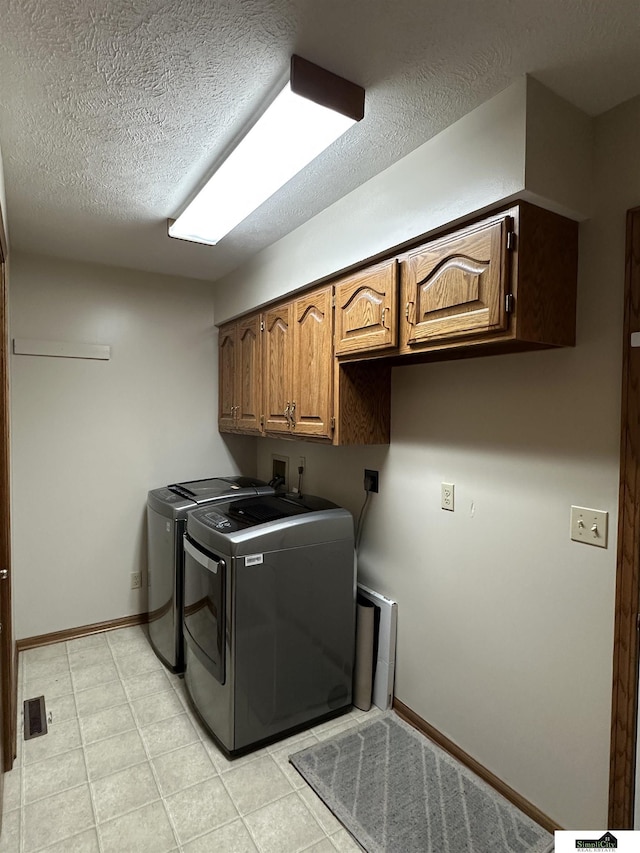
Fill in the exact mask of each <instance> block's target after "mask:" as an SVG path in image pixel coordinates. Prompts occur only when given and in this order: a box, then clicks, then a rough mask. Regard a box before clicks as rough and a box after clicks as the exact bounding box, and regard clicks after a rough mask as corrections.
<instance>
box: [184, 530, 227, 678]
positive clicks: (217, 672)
mask: <svg viewBox="0 0 640 853" xmlns="http://www.w3.org/2000/svg"><path fill="white" fill-rule="evenodd" d="M183 542H184V629H185V634H186V639H187V641H188V642H189V641H191V643H190V644H191V647H192V648H193V650H194V652H195V653H196V654H197V655H198V658H199V659H200V661H201V662H202V663H203V664H204V666H206V668H207V669H208V671H209V672H210V673H211V675H213V677H214V678H215V679H216V680H217V681H219V682H220V684H224V682H225V637H224V635H225V588H226V573H227V563H226V561H225V560H224V559H222V558H221V557H219V556H216V555H215V554H209V553H207V552H206V551H203V550H201V549H200V548H199V547H198V545H197V544H196V543H195V542H194V541H193V540H191V539H189V538H188V537H187V536H185V537H184V540H183Z"/></svg>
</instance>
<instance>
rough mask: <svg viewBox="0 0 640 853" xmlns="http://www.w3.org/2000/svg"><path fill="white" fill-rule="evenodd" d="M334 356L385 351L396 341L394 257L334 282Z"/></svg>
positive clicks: (396, 265) (396, 302)
mask: <svg viewBox="0 0 640 853" xmlns="http://www.w3.org/2000/svg"><path fill="white" fill-rule="evenodd" d="M334 288H335V307H336V336H335V354H336V355H356V354H358V353H362V352H365V353H370V352H373V351H377V350H385V349H389V348H392V347H395V346H396V345H397V343H398V262H397V261H396V259H395V258H393V259H392V260H390V261H384V263H381V264H376V265H375V266H372V267H367V268H366V269H364V270H360V271H359V272H356V273H352V274H351V275H348V276H345V277H344V278H341V279H339V280H338V281H336V282H334Z"/></svg>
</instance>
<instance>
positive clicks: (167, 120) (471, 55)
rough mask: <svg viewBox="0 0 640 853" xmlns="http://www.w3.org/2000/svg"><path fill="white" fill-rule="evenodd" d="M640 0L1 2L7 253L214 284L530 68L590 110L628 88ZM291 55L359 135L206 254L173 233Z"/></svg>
mask: <svg viewBox="0 0 640 853" xmlns="http://www.w3.org/2000/svg"><path fill="white" fill-rule="evenodd" d="M639 37H640V4H639V3H638V0H616V2H615V3H606V2H602V0H563V2H558V0H535V2H532V0H482V2H478V0H475V2H474V0H437V2H436V0H217V2H213V0H171V2H167V0H85V2H82V0H0V148H1V150H2V155H3V159H4V171H5V182H6V193H7V206H8V221H9V235H10V240H11V245H12V247H14V248H19V249H24V250H32V251H36V252H40V253H44V254H52V255H58V256H63V257H72V258H78V259H83V260H94V261H98V262H101V263H107V264H118V265H122V266H128V267H133V268H139V269H146V270H151V271H158V272H167V273H176V274H183V275H191V276H196V277H199V278H209V279H215V278H218V277H219V276H221V275H223V274H224V273H226V272H228V271H229V270H231V269H233V268H234V267H236V266H237V265H238V264H239V263H241V262H242V261H243V260H245V259H246V258H248V257H249V256H250V255H252V254H254V253H255V252H256V251H258V250H259V249H261V248H263V247H264V246H266V245H269V244H270V243H272V242H273V241H274V240H276V239H278V238H279V237H281V236H283V235H284V234H286V233H288V232H289V231H291V230H293V228H295V227H297V226H298V225H300V224H301V223H303V222H304V221H305V220H307V219H309V218H310V217H311V216H313V215H314V214H316V213H318V212H319V211H320V210H322V209H324V208H325V207H327V206H328V205H329V204H331V203H332V202H333V201H335V200H336V199H338V198H340V197H341V196H343V195H345V194H346V193H347V192H349V191H350V190H352V189H354V188H355V187H356V186H358V185H359V184H361V183H363V182H364V181H365V180H367V179H368V178H369V177H371V176H372V175H374V174H377V173H378V172H380V171H381V170H382V169H384V168H385V167H387V166H388V165H390V164H391V163H392V162H394V161H395V160H397V159H399V158H400V157H401V156H403V155H404V154H407V153H408V152H409V151H411V150H413V149H414V148H416V147H417V146H418V145H420V144H421V143H423V142H424V141H426V140H427V139H429V138H430V137H431V136H433V135H434V134H436V133H438V132H439V131H441V130H442V129H443V128H445V127H447V126H448V125H450V124H451V123H452V122H453V121H455V120H456V119H458V118H460V117H461V116H462V115H464V114H466V113H468V112H469V111H470V110H472V109H473V108H474V107H476V106H478V105H479V104H480V103H482V102H483V101H486V100H487V99H488V98H490V97H491V96H492V95H494V94H496V93H497V92H499V91H501V90H502V89H504V88H506V87H507V86H508V85H509V84H510V83H511V82H513V80H514V79H516V78H517V77H519V76H520V75H522V74H524V73H530V74H532V75H533V76H535V77H536V78H537V79H538V80H540V81H541V82H542V83H544V84H545V85H547V86H549V87H550V88H551V89H553V90H554V91H555V92H557V93H558V94H559V95H561V96H563V97H565V98H567V99H568V100H569V101H571V102H572V103H574V104H576V105H577V106H578V107H580V108H582V109H583V110H585V111H586V112H588V113H590V114H592V115H597V114H599V113H601V112H603V111H605V110H607V109H609V108H611V107H613V106H615V105H616V104H618V103H620V102H622V101H624V100H626V99H628V98H630V97H632V96H634V95H636V94H638V93H640V61H639V59H638V44H639V43H640V40H639ZM292 53H299V54H300V55H302V56H304V57H305V58H307V59H310V60H311V61H313V62H316V63H317V64H319V65H322V66H324V67H325V68H328V69H330V70H331V71H334V72H335V73H337V74H341V75H342V76H344V77H347V78H348V79H350V80H353V81H354V82H356V83H359V84H361V85H362V86H364V87H365V89H366V92H367V95H366V114H365V118H364V119H363V121H361V122H360V123H359V124H358V125H356V126H355V127H354V128H352V129H351V130H350V131H349V133H348V134H347V135H346V136H345V137H343V138H342V139H341V140H339V141H338V142H337V143H335V145H334V146H333V147H332V148H331V149H329V150H328V151H327V152H325V154H323V155H322V156H321V157H320V158H319V159H318V160H317V161H316V162H315V163H314V164H312V165H311V166H310V167H309V168H308V169H307V170H306V171H305V172H304V173H302V174H300V175H298V176H297V177H296V178H294V179H293V181H291V182H290V184H289V185H288V186H287V187H286V188H285V189H283V190H282V191H281V192H280V193H279V194H277V195H276V196H274V197H273V198H272V199H270V200H269V201H267V202H266V203H265V204H264V205H263V206H262V208H261V209H260V210H259V211H257V212H256V213H254V214H253V215H252V216H251V217H250V218H249V219H248V220H246V221H245V222H244V223H242V224H241V225H239V226H238V227H237V228H236V229H235V230H234V231H233V232H232V233H231V234H230V235H228V237H226V238H225V239H224V240H223V241H221V242H220V243H219V244H218V246H215V247H203V246H197V245H195V244H188V243H184V242H180V241H175V240H170V239H169V238H168V237H167V236H166V219H167V218H168V217H173V216H175V215H176V214H177V213H178V212H179V211H180V209H181V206H182V204H183V202H184V200H185V198H186V197H187V196H189V194H190V193H191V192H192V191H193V189H194V188H195V187H196V186H197V184H198V181H199V179H200V177H201V176H202V175H203V173H205V172H206V171H207V169H208V168H209V166H210V165H211V163H212V162H213V161H214V160H215V159H216V156H217V155H218V153H219V152H220V151H221V150H222V149H224V147H225V146H226V145H227V144H228V143H229V141H230V140H231V139H232V138H233V137H234V135H236V134H237V133H238V132H239V130H241V128H242V127H243V125H244V123H245V122H246V121H247V119H248V118H249V117H250V116H251V115H252V114H253V112H254V111H255V110H256V108H257V105H258V104H259V103H260V100H261V98H262V97H263V95H264V94H265V93H266V92H268V91H269V90H270V88H271V87H272V86H273V83H274V81H276V80H278V79H279V78H280V77H281V76H282V74H283V73H284V72H285V70H286V68H287V66H288V61H289V56H290V55H291V54H292Z"/></svg>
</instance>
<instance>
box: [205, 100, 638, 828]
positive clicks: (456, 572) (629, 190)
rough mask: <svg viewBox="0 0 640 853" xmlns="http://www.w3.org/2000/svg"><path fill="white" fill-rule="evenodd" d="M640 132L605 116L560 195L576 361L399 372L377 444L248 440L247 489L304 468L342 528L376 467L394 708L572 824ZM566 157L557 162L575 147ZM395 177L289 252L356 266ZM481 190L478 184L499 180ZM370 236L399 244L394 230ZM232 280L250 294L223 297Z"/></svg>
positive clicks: (613, 498)
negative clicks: (573, 279) (343, 512)
mask: <svg viewBox="0 0 640 853" xmlns="http://www.w3.org/2000/svg"><path fill="white" fill-rule="evenodd" d="M538 106H539V105H538ZM556 106H557V104H556ZM516 107H517V105H516ZM555 114H556V110H555V107H554V109H553V110H551V112H550V117H551V120H554V119H553V117H554V115H555ZM534 118H535V120H538V121H541V120H544V118H545V115H544V111H541V112H540V113H539V114H538V115H537V116H533V117H532V116H531V115H529V116H528V127H527V135H528V138H529V139H530V140H531V141H532V149H533V152H534V154H535V156H538V157H539V158H540V161H539V162H538V163H537V164H536V165H535V168H533V169H531V170H529V172H530V174H532V175H534V176H535V177H536V180H537V181H538V184H537V186H536V187H535V188H533V191H534V193H536V192H538V191H539V190H541V189H542V190H544V192H546V193H548V194H549V193H552V192H553V185H554V184H553V181H552V180H550V177H549V176H550V175H552V174H554V173H555V174H556V175H557V174H559V172H558V170H557V168H556V166H555V165H554V166H553V168H552V169H551V170H550V171H546V172H545V170H544V157H545V156H548V157H550V158H553V157H554V156H555V154H554V152H553V150H552V149H550V148H549V145H550V144H551V143H552V140H553V134H552V133H549V129H548V128H538V129H537V128H536V126H535V125H534V124H532V120H533V119H534ZM556 118H557V115H556ZM574 120H575V121H576V122H577V124H579V125H580V124H582V125H584V127H585V128H587V127H589V128H590V127H591V122H589V121H584V120H583V119H579V117H576V116H575V115H574V116H573V118H571V117H570V118H568V119H567V121H566V123H565V124H564V128H565V131H566V130H567V127H569V126H570V125H571V124H572V123H573V122H574ZM639 120H640V101H635V102H634V103H632V104H630V105H626V106H625V107H621V108H620V109H619V110H617V111H615V112H614V113H612V114H610V115H607V116H605V117H603V118H602V119H601V120H600V121H599V122H598V124H597V131H598V132H597V147H596V152H595V166H594V170H595V171H594V179H593V181H591V180H590V178H591V174H590V170H591V168H592V164H591V153H592V152H591V148H590V145H591V142H590V140H589V141H587V142H585V144H584V145H583V146H581V147H580V149H579V156H580V159H581V160H582V163H583V166H584V169H583V170H582V171H581V175H582V181H584V180H585V178H584V171H585V170H588V174H587V177H586V180H587V181H588V188H587V190H586V191H585V187H584V186H582V187H580V186H579V183H580V181H578V180H576V181H575V182H574V183H575V184H577V185H578V186H574V189H575V192H573V193H571V194H569V193H567V192H566V187H564V188H562V187H560V186H558V194H557V202H558V204H559V205H562V206H563V207H565V208H570V207H573V208H574V209H579V208H580V206H581V205H593V217H592V219H591V220H590V221H588V222H584V223H583V224H582V225H581V249H580V274H579V297H578V345H577V346H576V348H575V349H563V350H558V351H543V352H537V353H523V354H517V355H504V356H495V357H490V358H478V359H473V360H467V361H460V362H455V361H454V362H450V363H438V364H431V365H428V364H427V365H416V366H408V367H397V368H394V371H393V382H392V437H391V443H390V445H389V447H384V448H331V447H322V446H316V445H312V444H304V443H301V442H285V441H275V440H263V441H259V442H258V475H259V476H263V477H265V476H268V475H269V473H270V470H271V454H272V453H274V452H275V453H279V454H284V455H288V456H289V457H290V460H291V463H292V465H293V466H295V465H296V464H297V458H298V456H299V455H304V456H305V457H306V461H307V471H306V475H305V481H304V486H305V488H306V490H307V491H309V492H312V493H314V492H315V493H319V494H322V495H324V496H326V497H329V498H333V499H334V500H336V501H337V502H339V503H343V504H345V505H346V506H347V507H348V508H349V509H351V511H352V512H353V513H354V515H355V514H357V513H358V511H359V509H360V506H361V503H362V499H363V497H364V492H363V489H362V472H363V468H364V467H372V468H377V469H379V471H380V494H379V495H377V496H374V497H373V499H372V501H371V505H370V509H369V512H368V517H367V521H366V527H365V532H364V536H363V540H362V547H361V559H360V573H361V577H362V579H363V580H364V581H365V582H367V583H369V584H370V585H371V586H373V587H375V588H378V589H380V590H381V591H382V592H384V593H386V594H388V595H390V596H392V597H393V598H396V599H397V600H398V602H399V621H398V660H397V682H396V695H397V697H398V698H399V699H400V700H401V701H402V702H404V703H406V704H407V705H408V706H409V707H411V708H412V709H413V710H414V711H416V712H417V713H418V714H419V715H420V716H422V717H423V718H424V719H425V720H427V721H428V722H430V723H431V724H433V725H434V726H436V728H438V729H440V731H442V732H443V733H444V734H446V735H447V736H448V737H450V738H451V739H452V740H454V741H455V742H456V743H458V744H459V745H460V746H461V747H462V748H463V749H465V750H466V751H467V752H469V753H470V754H471V755H473V756H474V757H475V758H476V759H477V760H479V761H480V762H481V763H482V764H484V765H485V766H486V767H488V768H489V769H490V770H491V771H493V772H494V773H496V774H497V775H498V776H499V777H501V778H502V779H504V781H506V782H507V783H508V784H510V785H511V786H512V787H513V788H515V789H516V790H517V791H519V792H520V793H521V794H522V795H523V796H524V797H526V798H527V799H529V800H530V801H531V802H533V803H534V804H535V805H536V806H538V808H540V809H541V810H542V811H544V812H546V813H547V814H548V815H549V816H550V817H551V818H553V819H554V820H555V821H557V822H558V823H560V824H561V825H563V826H565V827H567V828H572V827H573V828H581V829H585V828H599V827H603V826H606V823H607V800H608V774H609V737H610V706H611V675H612V652H613V617H614V591H615V564H616V550H615V532H616V526H617V489H618V463H619V455H618V454H619V429H620V426H619V419H620V393H619V389H620V381H621V373H620V371H621V330H622V310H623V305H622V294H623V278H624V211H625V209H626V207H628V206H630V205H632V204H637V203H638V202H639V200H640V176H639V175H638V173H637V168H636V162H637V158H636V152H637V150H638V142H639V141H640V140H638V139H637V138H636V136H637V130H636V128H637V126H638V124H639ZM558 139H564V140H565V142H566V133H564V132H563V133H562V134H559V136H558ZM544 140H546V142H545V144H542V142H543V141H544ZM536 152H537V153H536ZM483 156H484V155H483ZM483 156H482V157H480V158H479V159H478V160H477V163H478V164H479V168H481V169H484V168H485V166H486V161H484V159H483ZM563 156H564V158H565V162H567V163H568V160H567V158H568V159H569V160H570V158H571V156H572V149H571V148H570V149H569V150H566V148H565V150H564V152H563ZM562 159H563V157H562V156H560V160H562ZM406 165H407V163H406V162H405V161H402V163H401V164H398V165H397V168H396V170H395V172H394V173H393V177H394V181H393V182H385V177H386V176H387V173H383V175H382V176H378V177H377V178H375V179H373V182H369V183H370V185H371V186H369V185H365V187H363V188H361V191H362V192H361V193H359V192H358V191H357V192H356V193H355V194H352V196H350V197H347V199H343V200H342V202H341V203H340V206H334V207H333V208H331V209H330V211H327V212H326V213H327V215H334V217H335V221H334V223H333V230H332V233H333V234H334V239H333V240H332V241H328V240H326V239H325V237H326V235H327V233H328V232H327V228H326V221H327V218H326V217H324V218H321V219H318V221H317V223H316V220H312V221H311V222H309V223H307V225H306V226H305V230H304V233H303V234H302V235H300V240H301V244H300V245H304V246H306V245H309V244H310V243H313V240H314V224H317V230H316V232H315V238H316V239H315V253H316V254H317V256H319V257H321V258H322V263H323V264H324V265H325V266H327V267H328V266H330V265H331V263H332V261H335V265H336V268H338V267H339V265H340V264H341V263H342V262H343V259H344V257H345V253H346V252H347V251H348V252H350V253H352V254H357V252H358V250H362V251H363V256H364V254H365V253H366V251H367V250H368V245H369V244H368V242H367V239H366V235H363V236H362V239H361V240H360V242H358V240H355V242H354V232H353V228H352V226H351V223H352V222H353V220H355V219H357V218H358V216H361V215H362V208H360V207H358V205H357V204H356V202H357V201H358V200H361V199H362V198H363V197H366V193H367V191H368V189H369V190H370V189H371V187H372V186H374V187H375V188H376V190H380V188H383V189H384V191H385V192H386V193H387V196H386V198H387V201H389V197H390V196H393V197H394V198H393V199H392V200H391V201H389V205H388V206H389V209H392V210H393V209H397V207H398V199H399V198H400V197H401V196H402V194H403V193H404V192H409V193H410V192H411V188H410V186H409V184H410V183H411V180H412V174H411V169H410V168H407V170H406V171H405V170H404V166H406ZM454 165H455V164H454V163H453V162H451V163H447V164H446V166H447V171H446V173H445V174H444V175H443V177H442V182H443V184H444V183H445V179H446V178H449V179H450V185H451V192H452V193H453V194H454V195H455V193H456V190H457V189H458V186H457V184H456V175H455V169H454ZM496 168H499V165H497V166H496ZM463 171H464V174H465V175H468V174H469V173H470V172H471V171H473V163H468V162H467V163H466V164H465V167H464V170H463ZM570 173H571V169H570V168H569V167H568V168H567V174H568V175H569V179H570V180H571V181H573V178H572V177H571V174H570ZM574 177H575V176H574ZM400 178H402V180H399V179H400ZM415 179H416V180H417V179H418V176H415ZM482 181H484V185H485V186H490V185H492V183H495V176H492V175H481V176H479V177H478V180H477V186H480V184H481V183H482ZM592 191H593V193H592ZM461 194H463V188H461ZM551 201H552V202H553V198H551ZM394 205H395V207H394ZM365 215H366V216H368V215H369V213H368V211H367V210H366V208H365ZM377 215H378V216H380V214H377ZM378 225H384V226H387V225H388V227H389V228H390V230H391V231H393V229H394V221H393V220H391V221H389V220H388V219H384V220H382V219H381V221H380V222H379V223H378ZM342 228H344V233H345V235H346V236H345V240H347V241H348V243H349V245H348V247H346V248H345V246H344V245H343V242H342V241H341V240H340V239H338V237H337V236H336V235H339V234H340V231H341V229H342ZM296 234H297V232H294V234H293V235H289V238H285V240H283V241H281V242H280V243H278V244H276V245H274V246H272V247H271V248H270V249H269V250H268V257H267V258H266V261H267V262H266V263H265V266H264V271H263V275H262V276H261V274H260V268H259V266H258V265H257V264H256V263H254V264H250V265H248V266H247V267H246V268H244V269H241V270H239V271H238V272H237V273H236V274H235V275H234V276H233V277H232V278H231V279H230V280H229V282H228V283H227V284H228V289H227V291H226V292H225V294H224V298H223V304H224V306H225V307H224V310H225V311H228V312H229V313H233V311H234V310H235V309H236V308H237V307H238V306H240V305H241V304H242V303H243V300H245V299H246V297H247V294H249V293H250V292H253V293H254V294H258V293H261V292H265V291H269V290H270V289H271V292H273V289H274V278H273V276H272V274H271V273H272V271H273V270H274V269H277V268H282V267H284V266H285V265H286V264H287V263H288V264H289V266H290V267H293V268H294V269H295V271H296V272H298V273H300V271H301V270H302V269H303V265H304V253H303V252H299V251H296V249H297V248H299V246H298V243H297V242H296ZM391 242H392V241H391V240H390V243H391ZM241 280H243V281H244V282H246V284H245V290H244V293H238V290H237V289H236V290H233V291H232V289H233V288H234V287H236V286H237V283H238V282H239V281H241ZM261 287H262V288H263V290H262V291H261ZM216 300H217V297H216ZM234 300H235V301H234ZM256 301H257V300H256ZM217 306H218V302H217V301H216V310H218V308H217ZM242 310H244V305H243V309H242ZM442 481H446V482H453V483H455V485H456V512H455V513H453V514H451V513H446V512H444V511H442V510H441V509H440V508H439V500H440V483H441V482H442ZM571 504H578V505H583V506H592V507H596V508H599V509H604V510H608V511H609V513H610V516H609V523H610V534H611V539H610V544H609V547H608V549H606V550H601V549H596V548H591V547H589V546H586V545H584V544H581V543H573V542H571V541H570V540H569V508H570V506H571Z"/></svg>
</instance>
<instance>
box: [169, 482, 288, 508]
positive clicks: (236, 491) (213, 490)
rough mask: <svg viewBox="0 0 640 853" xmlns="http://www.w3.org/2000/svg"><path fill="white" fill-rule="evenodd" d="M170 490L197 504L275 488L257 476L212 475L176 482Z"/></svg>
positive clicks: (257, 493)
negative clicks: (205, 477) (200, 478)
mask: <svg viewBox="0 0 640 853" xmlns="http://www.w3.org/2000/svg"><path fill="white" fill-rule="evenodd" d="M167 488H168V489H169V490H170V491H172V492H174V493H175V494H177V495H181V496H182V497H184V498H189V499H190V500H192V501H194V502H195V503H196V504H204V503H209V502H210V501H212V500H216V499H222V498H229V499H231V498H236V497H242V496H245V495H269V494H273V489H272V488H271V486H268V485H267V484H266V483H265V482H263V481H262V480H258V479H256V478H255V477H235V476H231V477H211V478H208V479H205V480H189V481H187V482H184V483H174V484H173V485H171V486H168V487H167Z"/></svg>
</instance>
